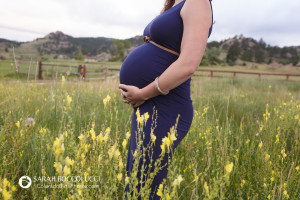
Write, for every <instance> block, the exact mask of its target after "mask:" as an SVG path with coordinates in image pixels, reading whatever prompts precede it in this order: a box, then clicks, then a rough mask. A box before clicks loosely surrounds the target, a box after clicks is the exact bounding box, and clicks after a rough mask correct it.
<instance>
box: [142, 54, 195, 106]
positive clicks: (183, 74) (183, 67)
mask: <svg viewBox="0 0 300 200" xmlns="http://www.w3.org/2000/svg"><path fill="white" fill-rule="evenodd" d="M196 68H197V67H195V66H192V65H191V63H187V62H185V61H183V60H181V59H180V58H179V59H178V60H176V61H175V62H173V63H172V64H171V65H170V66H169V67H168V68H167V69H166V70H165V71H164V72H163V73H162V74H161V75H160V77H159V81H158V85H159V88H160V89H161V90H162V91H169V90H172V89H174V88H176V87H177V86H179V85H181V84H182V83H183V82H185V81H186V80H188V79H189V78H190V77H191V76H192V75H193V73H194V72H195V70H196ZM158 95H160V92H159V91H158V90H157V88H156V87H155V83H154V81H153V82H152V83H150V84H149V85H147V86H146V87H144V88H143V89H141V96H142V99H144V100H148V99H150V98H153V97H155V96H158Z"/></svg>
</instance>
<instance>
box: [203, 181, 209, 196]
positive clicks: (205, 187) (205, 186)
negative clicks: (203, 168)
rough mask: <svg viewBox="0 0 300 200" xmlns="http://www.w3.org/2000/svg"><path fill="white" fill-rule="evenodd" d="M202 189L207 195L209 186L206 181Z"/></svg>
mask: <svg viewBox="0 0 300 200" xmlns="http://www.w3.org/2000/svg"><path fill="white" fill-rule="evenodd" d="M204 191H205V193H206V194H207V195H209V188H208V185H207V182H206V181H205V182H204Z"/></svg>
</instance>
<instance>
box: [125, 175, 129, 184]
mask: <svg viewBox="0 0 300 200" xmlns="http://www.w3.org/2000/svg"><path fill="white" fill-rule="evenodd" d="M128 183H129V177H128V176H126V178H125V185H127V184H128Z"/></svg>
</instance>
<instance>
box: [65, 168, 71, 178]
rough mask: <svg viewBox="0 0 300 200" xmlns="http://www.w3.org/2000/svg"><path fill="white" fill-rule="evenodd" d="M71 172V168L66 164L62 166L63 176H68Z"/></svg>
mask: <svg viewBox="0 0 300 200" xmlns="http://www.w3.org/2000/svg"><path fill="white" fill-rule="evenodd" d="M69 174H71V169H70V168H69V167H67V166H65V167H64V176H68V175H69Z"/></svg>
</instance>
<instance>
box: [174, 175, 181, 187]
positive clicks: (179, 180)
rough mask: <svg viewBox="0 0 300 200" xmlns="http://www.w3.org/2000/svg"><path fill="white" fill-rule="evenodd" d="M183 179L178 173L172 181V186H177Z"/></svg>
mask: <svg viewBox="0 0 300 200" xmlns="http://www.w3.org/2000/svg"><path fill="white" fill-rule="evenodd" d="M182 181H183V178H182V176H181V175H179V176H178V177H177V178H176V179H175V180H174V182H173V186H174V187H177V186H180V183H181V182H182Z"/></svg>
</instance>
